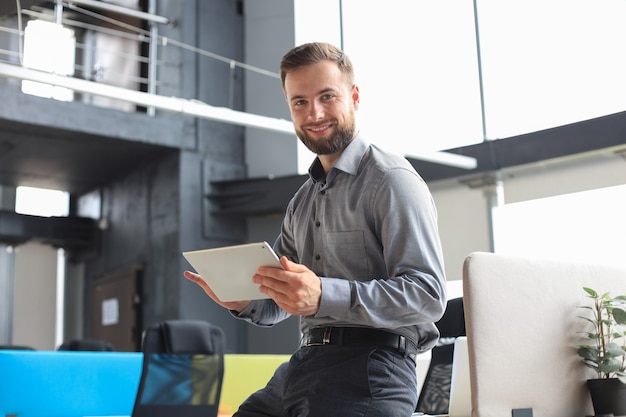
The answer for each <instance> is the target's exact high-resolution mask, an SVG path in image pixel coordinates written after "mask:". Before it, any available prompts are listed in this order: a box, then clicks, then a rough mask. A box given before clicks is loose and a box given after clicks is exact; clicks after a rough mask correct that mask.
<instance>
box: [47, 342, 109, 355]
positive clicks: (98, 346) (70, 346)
mask: <svg viewBox="0 0 626 417" xmlns="http://www.w3.org/2000/svg"><path fill="white" fill-rule="evenodd" d="M57 350H78V351H87V352H113V351H114V350H115V348H114V347H113V345H112V344H111V343H109V342H107V341H106V340H99V339H72V340H69V341H67V342H64V343H63V344H62V345H61V346H59V349H57Z"/></svg>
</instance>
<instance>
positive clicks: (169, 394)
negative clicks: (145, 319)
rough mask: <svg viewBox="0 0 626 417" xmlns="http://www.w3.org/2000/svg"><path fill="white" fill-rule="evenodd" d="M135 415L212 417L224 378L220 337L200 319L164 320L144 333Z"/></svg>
mask: <svg viewBox="0 0 626 417" xmlns="http://www.w3.org/2000/svg"><path fill="white" fill-rule="evenodd" d="M142 350H143V353H144V362H143V368H142V374H141V380H140V383H139V389H138V391H137V398H136V400H135V406H134V409H133V414H132V416H133V417H176V416H186V417H200V416H202V417H211V416H213V417H215V416H217V411H218V406H219V401H220V395H221V391H222V380H223V377H224V334H223V332H222V330H221V329H220V328H219V327H216V326H213V325H211V324H210V323H208V322H205V321H199V320H168V321H164V322H160V323H157V324H155V325H153V326H151V327H150V328H149V329H148V330H146V333H145V335H144V340H143V347H142Z"/></svg>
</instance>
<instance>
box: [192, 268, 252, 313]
mask: <svg viewBox="0 0 626 417" xmlns="http://www.w3.org/2000/svg"><path fill="white" fill-rule="evenodd" d="M185 278H187V279H188V280H189V281H192V282H195V283H196V284H198V285H199V286H200V287H202V289H203V290H204V292H205V293H206V294H207V295H208V296H209V297H211V298H212V299H213V301H215V302H216V303H217V304H219V305H221V306H222V307H224V308H227V309H229V310H235V311H236V312H238V313H241V312H242V311H243V310H245V309H246V307H248V304H250V301H230V302H223V301H220V299H219V298H217V295H215V293H214V292H213V290H212V289H211V287H209V285H208V284H207V283H206V282H204V280H203V279H202V277H201V276H200V275H198V274H196V273H195V272H191V271H185Z"/></svg>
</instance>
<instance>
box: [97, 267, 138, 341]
mask: <svg viewBox="0 0 626 417" xmlns="http://www.w3.org/2000/svg"><path fill="white" fill-rule="evenodd" d="M140 294H141V269H140V268H131V269H128V270H126V271H122V272H119V273H116V274H113V275H109V276H105V277H102V278H98V279H96V280H94V281H93V283H92V286H91V297H90V299H91V300H92V303H91V332H90V333H91V336H90V337H91V338H94V339H100V340H106V341H107V342H110V343H112V344H113V347H114V348H115V350H116V351H121V352H134V351H139V350H140V348H141V334H140V331H141V330H139V329H141V326H140V324H141V322H140V320H141V317H140V313H141V297H140Z"/></svg>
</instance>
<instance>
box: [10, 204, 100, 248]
mask: <svg viewBox="0 0 626 417" xmlns="http://www.w3.org/2000/svg"><path fill="white" fill-rule="evenodd" d="M98 236H99V229H98V224H97V222H96V221H95V220H93V219H90V218H86V217H41V216H31V215H26V214H19V213H15V212H13V211H8V210H0V242H2V243H4V244H7V245H11V246H17V245H21V244H23V243H26V242H28V241H31V240H34V241H38V242H41V243H44V244H48V245H52V246H54V247H57V248H64V249H67V250H69V251H81V252H86V251H90V250H93V249H95V247H96V244H97V241H98V239H97V237H98Z"/></svg>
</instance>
